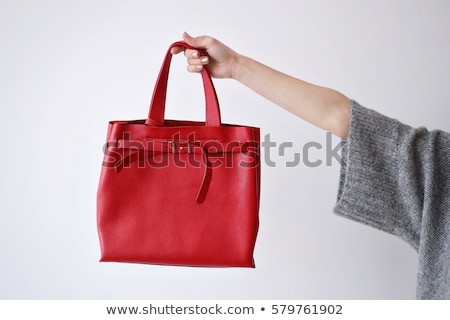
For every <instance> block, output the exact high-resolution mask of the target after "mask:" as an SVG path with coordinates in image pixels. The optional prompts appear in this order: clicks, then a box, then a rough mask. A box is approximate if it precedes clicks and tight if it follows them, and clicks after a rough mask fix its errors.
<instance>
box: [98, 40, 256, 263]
mask: <svg viewBox="0 0 450 320" xmlns="http://www.w3.org/2000/svg"><path fill="white" fill-rule="evenodd" d="M174 46H184V47H186V48H191V47H190V46H189V45H188V44H186V43H184V42H176V43H174V44H172V45H171V46H170V48H169V50H168V51H167V54H166V56H165V60H164V62H163V65H162V68H161V71H160V73H159V77H158V80H157V82H156V85H155V89H154V92H153V97H152V101H151V103H150V111H149V115H148V118H147V119H144V120H132V121H110V122H109V125H108V133H107V138H106V144H105V147H104V159H103V164H102V170H101V176H100V182H99V187H98V192H97V227H98V234H99V239H100V247H101V258H100V261H114V262H130V263H148V264H161V265H179V266H204V267H252V268H254V267H255V264H254V259H253V251H254V247H255V242H256V237H257V232H258V223H259V222H258V221H259V220H258V211H259V197H260V148H259V144H260V132H259V128H254V127H248V126H239V125H230V124H223V123H221V119H220V110H219V104H218V100H217V96H216V92H215V89H214V85H213V82H212V80H211V77H210V75H209V72H208V70H207V68H203V71H202V72H201V75H202V79H203V86H204V91H205V100H206V121H205V122H194V121H180V120H165V119H164V110H165V100H166V88H167V81H168V74H169V67H170V61H171V58H172V54H171V53H170V49H171V48H172V47H174Z"/></svg>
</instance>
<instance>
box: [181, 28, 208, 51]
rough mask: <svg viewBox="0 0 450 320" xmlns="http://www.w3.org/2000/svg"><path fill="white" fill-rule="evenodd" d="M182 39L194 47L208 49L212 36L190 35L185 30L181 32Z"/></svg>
mask: <svg viewBox="0 0 450 320" xmlns="http://www.w3.org/2000/svg"><path fill="white" fill-rule="evenodd" d="M183 40H184V41H186V42H187V43H188V44H189V45H191V46H193V47H194V48H199V49H206V50H207V49H208V48H209V47H210V46H211V45H212V42H213V38H211V37H208V36H199V37H195V38H194V37H192V36H191V35H189V34H188V33H187V32H185V33H183Z"/></svg>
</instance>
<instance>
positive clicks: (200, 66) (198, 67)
mask: <svg viewBox="0 0 450 320" xmlns="http://www.w3.org/2000/svg"><path fill="white" fill-rule="evenodd" d="M195 67H196V68H197V69H198V70H200V69H201V68H203V66H202V65H199V66H195Z"/></svg>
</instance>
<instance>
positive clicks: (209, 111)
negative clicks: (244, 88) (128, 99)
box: [145, 41, 221, 127]
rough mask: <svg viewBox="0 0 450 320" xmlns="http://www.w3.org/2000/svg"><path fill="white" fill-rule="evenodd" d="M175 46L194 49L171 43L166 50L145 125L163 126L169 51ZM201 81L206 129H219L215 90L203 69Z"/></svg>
mask: <svg viewBox="0 0 450 320" xmlns="http://www.w3.org/2000/svg"><path fill="white" fill-rule="evenodd" d="M175 46H182V47H184V48H187V49H194V48H193V47H192V46H190V45H189V44H187V43H186V42H183V41H178V42H175V43H173V44H172V45H171V46H170V47H169V50H167V53H166V57H165V59H164V62H163V64H162V67H161V70H160V72H159V76H158V80H157V81H156V85H155V89H154V91H153V96H152V101H151V102H150V110H149V113H148V118H147V120H146V121H145V124H147V125H153V126H164V111H165V108H166V94H167V81H168V78H169V69H170V62H171V60H172V53H171V52H170V51H171V49H172V48H173V47H175ZM201 75H202V79H203V88H204V91H205V102H206V121H205V125H206V126H207V127H220V126H221V120H220V109H219V102H218V100H217V95H216V90H215V88H214V84H213V82H212V79H211V75H210V74H209V72H208V69H207V68H206V66H205V67H203V69H202V71H201Z"/></svg>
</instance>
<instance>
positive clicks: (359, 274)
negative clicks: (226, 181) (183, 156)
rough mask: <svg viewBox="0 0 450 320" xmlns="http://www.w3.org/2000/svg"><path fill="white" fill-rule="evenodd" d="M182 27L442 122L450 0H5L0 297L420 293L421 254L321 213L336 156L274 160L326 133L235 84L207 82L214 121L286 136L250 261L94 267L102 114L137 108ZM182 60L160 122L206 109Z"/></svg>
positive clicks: (265, 180)
mask: <svg viewBox="0 0 450 320" xmlns="http://www.w3.org/2000/svg"><path fill="white" fill-rule="evenodd" d="M183 31H188V32H190V33H191V34H192V35H200V34H209V35H212V36H215V37H216V38H218V39H220V40H221V41H223V42H224V43H226V44H228V45H229V46H230V47H232V48H234V49H235V50H237V51H239V52H241V53H243V54H245V55H248V56H251V57H253V58H255V59H257V60H259V61H261V62H263V63H265V64H268V65H270V66H272V67H275V68H277V69H279V70H281V71H283V72H286V73H289V74H291V75H293V76H295V77H298V78H301V79H304V80H307V81H310V82H313V83H317V84H320V85H324V86H329V87H333V88H335V89H337V90H340V91H341V92H343V93H344V94H346V95H347V96H349V97H351V98H353V99H355V100H357V101H359V102H360V103H361V104H363V105H365V106H366V107H369V108H372V109H376V110H378V111H380V112H381V113H384V114H386V115H388V116H391V117H394V118H398V119H400V120H402V121H403V122H405V123H408V124H410V125H412V126H421V125H424V126H426V127H428V128H430V129H434V128H440V129H443V130H447V131H449V130H450V124H449V122H448V119H449V116H450V111H449V108H448V106H449V101H450V90H449V83H450V61H449V58H448V57H450V42H449V41H448V40H449V31H450V2H448V1H444V0H441V1H438V0H433V1H410V0H395V1H393V0H382V1H356V0H354V1H351V0H347V1H344V0H339V1H338V0H328V1H313V0H309V1H307V0H301V1H300V0H295V1H294V0H292V1H282V0H277V1H275V0H264V1H256V0H255V1H243V0H240V1H236V0H227V1H206V0H205V1H198V0H190V1H185V0H183V1H181V0H164V1H144V0H141V1H138V0H129V1H118V0H115V1H114V0H109V1H106V0H89V1H86V0H80V1H56V0H53V1H50V0H43V1H31V0H29V1H25V0H0V90H1V91H0V108H1V109H0V112H1V125H0V139H1V150H2V152H1V157H0V168H1V176H0V177H1V180H0V205H1V209H0V298H2V299H413V298H414V297H415V286H416V270H417V269H416V264H417V258H416V253H415V252H414V251H413V250H412V249H411V248H410V247H409V246H408V245H407V244H406V243H404V242H402V241H401V240H398V239H396V238H394V237H393V236H390V235H387V234H384V233H382V232H380V231H377V230H374V229H372V228H370V227H366V226H363V225H359V224H357V223H355V222H351V221H348V220H346V219H344V218H340V217H337V216H335V215H334V214H333V213H332V210H333V206H334V205H335V201H336V193H337V186H338V177H339V165H338V164H337V163H336V162H334V163H333V165H332V166H331V167H327V166H325V165H322V166H320V167H318V168H309V167H307V166H305V165H304V164H300V165H299V166H297V167H295V168H286V167H285V162H286V161H290V160H292V159H293V156H294V153H295V152H301V151H302V146H303V145H304V144H305V143H307V142H309V141H317V142H319V143H321V144H323V145H324V146H325V133H324V132H322V131H321V130H319V129H317V128H314V127H313V126H311V125H310V124H307V123H305V122H304V121H302V120H300V119H298V118H296V117H294V116H292V115H290V114H289V113H287V112H285V111H284V110H282V109H280V108H278V107H276V106H274V105H273V104H271V103H270V102H268V101H266V100H264V99H263V98H260V97H259V96H257V95H255V94H254V93H252V92H251V91H249V90H248V89H247V88H245V87H243V86H242V85H240V84H238V83H236V82H233V81H232V80H216V81H215V84H216V89H217V92H218V96H219V100H220V103H221V109H222V119H223V121H224V122H227V123H236V124H247V125H252V126H258V127H260V128H261V133H262V136H264V135H266V134H270V136H271V139H272V140H273V141H276V142H277V144H279V143H282V142H284V141H291V142H292V143H293V148H292V149H291V150H288V152H287V154H286V155H285V156H284V157H281V156H277V155H276V154H277V152H276V150H275V149H273V150H272V152H271V154H270V156H271V159H272V160H273V161H275V162H276V163H277V166H276V167H275V168H273V167H269V166H267V165H265V164H263V168H262V195H261V210H260V220H261V227H260V232H259V236H258V241H257V245H256V250H255V259H256V265H257V267H256V269H254V270H252V269H208V268H185V267H162V266H149V265H131V264H119V263H99V262H98V259H99V254H100V250H99V244H98V238H97V230H96V217H95V214H96V212H95V200H96V199H95V197H96V189H97V183H98V178H99V174H100V168H101V167H100V164H101V161H102V145H103V143H104V142H105V141H104V140H105V136H106V129H107V122H108V121H109V120H113V119H114V120H115V119H122V120H128V119H141V118H145V117H146V115H147V112H148V103H149V101H150V97H151V93H152V90H153V86H154V82H155V80H156V76H157V73H158V71H159V67H160V65H161V62H162V59H163V56H164V53H165V51H166V49H167V47H168V46H169V45H170V43H172V42H174V41H176V40H179V39H180V38H181V34H182V32H183ZM185 66H186V64H185V61H184V58H182V57H181V56H180V57H176V58H175V59H174V62H173V68H172V70H171V81H170V90H169V98H168V100H169V101H168V114H167V117H168V118H176V119H186V120H193V119H195V120H197V119H202V118H203V117H204V110H203V108H204V107H203V97H202V94H203V93H202V88H201V81H200V79H199V77H198V75H192V74H188V73H187V72H186V71H185ZM338 141H339V140H338V139H337V138H336V139H335V140H334V142H333V143H334V144H335V143H337V142H338ZM310 156H311V160H315V159H323V160H325V154H324V150H318V151H317V152H316V153H311V155H310Z"/></svg>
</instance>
